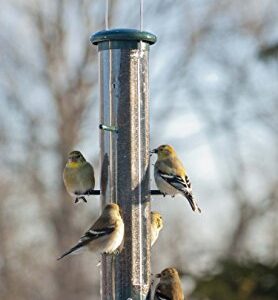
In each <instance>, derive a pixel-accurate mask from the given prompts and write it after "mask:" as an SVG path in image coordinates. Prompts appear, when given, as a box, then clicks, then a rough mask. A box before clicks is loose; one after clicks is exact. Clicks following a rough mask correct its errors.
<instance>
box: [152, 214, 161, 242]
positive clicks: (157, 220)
mask: <svg viewBox="0 0 278 300" xmlns="http://www.w3.org/2000/svg"><path fill="white" fill-rule="evenodd" d="M162 228H163V219H162V216H161V214H160V213H159V212H156V211H152V212H151V247H152V246H153V245H154V243H155V242H156V240H157V239H158V235H159V232H160V230H161V229H162Z"/></svg>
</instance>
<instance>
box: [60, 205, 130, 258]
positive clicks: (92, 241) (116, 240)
mask: <svg viewBox="0 0 278 300" xmlns="http://www.w3.org/2000/svg"><path fill="white" fill-rule="evenodd" d="M123 237H124V223H123V220H122V217H121V215H120V208H119V206H118V205H117V204H115V203H111V204H107V205H106V206H105V208H104V210H103V212H102V214H101V216H100V217H99V218H98V219H97V220H96V222H95V223H94V224H93V225H92V227H91V228H90V229H89V230H88V231H86V233H85V234H84V235H83V236H82V237H81V238H80V240H79V241H78V243H77V244H76V245H75V246H74V247H72V248H71V249H70V250H68V251H66V252H65V253H64V254H62V255H61V256H60V257H59V258H58V260H60V259H62V258H63V257H65V256H67V255H69V254H74V253H77V252H79V251H80V250H83V249H86V248H87V249H88V250H90V251H93V252H99V253H107V254H113V253H114V252H115V251H116V250H117V249H118V248H119V246H120V245H121V243H122V240H123Z"/></svg>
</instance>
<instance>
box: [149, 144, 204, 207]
mask: <svg viewBox="0 0 278 300" xmlns="http://www.w3.org/2000/svg"><path fill="white" fill-rule="evenodd" d="M151 153H156V154H157V161H156V163H155V165H154V179H155V182H156V185H157V187H158V189H159V190H160V191H161V192H162V193H163V194H164V196H165V195H171V196H172V197H174V196H175V195H176V194H182V195H183V196H184V197H185V198H186V199H187V200H188V202H189V204H190V206H191V208H192V210H193V211H198V212H199V213H200V212H201V209H200V208H199V207H198V204H197V202H196V200H195V199H194V197H193V194H192V187H191V182H190V180H189V178H188V176H187V174H186V171H185V168H184V166H183V164H182V162H181V161H180V159H179V158H178V156H177V154H176V151H175V149H174V148H173V147H172V146H170V145H161V146H159V147H158V148H156V149H154V150H152V151H151Z"/></svg>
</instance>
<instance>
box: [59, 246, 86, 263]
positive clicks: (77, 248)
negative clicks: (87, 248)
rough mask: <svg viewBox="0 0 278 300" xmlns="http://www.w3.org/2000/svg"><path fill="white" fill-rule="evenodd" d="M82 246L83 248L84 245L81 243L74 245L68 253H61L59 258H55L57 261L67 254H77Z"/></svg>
mask: <svg viewBox="0 0 278 300" xmlns="http://www.w3.org/2000/svg"><path fill="white" fill-rule="evenodd" d="M83 246H84V244H83V243H82V242H80V243H78V244H76V245H75V246H74V247H72V248H71V249H69V250H68V251H66V252H65V253H63V254H62V255H61V256H60V257H59V258H57V260H60V259H62V258H63V257H65V256H67V255H69V254H76V253H77V252H79V251H80V250H81V249H82V247H83Z"/></svg>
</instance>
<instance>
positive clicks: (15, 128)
mask: <svg viewBox="0 0 278 300" xmlns="http://www.w3.org/2000/svg"><path fill="white" fill-rule="evenodd" d="M110 2H111V4H112V5H111V8H110V23H111V27H131V28H138V24H139V21H138V20H139V1H129V2H128V3H126V1H123V0H118V1H116V0H113V1H110ZM0 3H1V11H0V24H1V29H2V30H1V32H0V41H1V68H0V101H1V110H0V142H1V144H0V153H1V157H2V167H1V169H0V189H1V201H0V239H1V247H0V278H1V280H0V298H1V299H3V300H17V299H20V300H24V299H28V300H32V299H34V300H35V299H40V300H43V299H53V300H61V299H68V300H70V299H72V300H73V299H77V298H78V299H82V300H83V299H84V300H86V299H98V298H99V296H98V295H99V274H98V269H97V267H96V264H97V262H98V258H97V257H96V256H93V255H92V256H89V255H83V256H82V255H81V256H79V257H73V258H69V259H68V260H66V261H62V262H60V263H57V262H56V257H57V256H58V255H59V254H61V252H63V251H64V250H65V249H67V248H68V247H69V246H71V245H72V244H73V243H74V242H75V241H76V240H77V239H78V238H79V236H80V234H82V233H83V231H84V230H85V229H87V228H88V227H89V225H90V224H91V223H92V221H93V220H94V218H95V217H96V216H97V215H98V212H99V208H100V204H99V200H98V198H97V197H95V201H91V202H90V203H89V204H88V205H87V206H85V205H79V206H78V207H77V208H76V207H73V205H72V203H71V199H70V198H69V196H68V195H67V194H66V193H65V189H64V187H63V184H62V175H61V174H62V169H63V166H64V164H65V161H66V156H67V153H68V152H69V151H70V150H72V149H79V150H81V151H82V152H83V153H84V154H85V156H86V158H87V159H89V160H90V161H91V162H92V163H93V164H94V166H95V167H96V169H97V172H96V174H98V167H99V166H98V156H97V155H98V129H97V128H98V108H99V105H98V96H97V95H98V86H97V81H98V67H97V52H96V48H93V47H92V46H91V45H90V43H89V37H90V35H91V33H92V32H96V31H98V30H101V29H103V28H104V1H101V0H80V1H72V0H68V1H65V0H59V1H58V0H50V1H42V0H11V1H4V0H1V1H0ZM136 7H138V10H137V9H136ZM277 13H278V4H277V1H275V0H267V1H260V2H258V1H252V0H248V1H244V3H242V1H239V0H236V1H231V0H226V1H220V0H213V1H207V0H198V1H196V0H194V1H193V0H187V1H178V0H176V1H162V2H161V1H157V2H156V1H147V0H145V22H144V23H145V25H146V28H145V29H146V30H149V31H151V32H154V33H155V34H157V35H158V39H159V40H158V43H157V44H156V45H155V46H153V47H152V48H151V57H150V69H151V76H150V86H151V99H150V100H151V132H152V136H151V144H152V147H155V146H157V145H158V144H162V143H170V144H173V145H174V146H175V148H176V149H177V151H178V153H179V154H180V156H181V158H182V160H183V161H184V162H185V165H186V166H187V169H188V173H189V175H190V177H191V180H192V182H193V188H194V190H195V193H196V195H197V196H198V198H199V202H200V206H201V208H202V209H203V214H202V215H201V216H196V215H194V214H192V212H191V211H190V209H189V207H188V204H187V203H186V202H185V201H184V199H182V198H181V197H177V198H176V199H175V200H173V199H171V198H169V199H168V198H165V199H163V198H161V199H160V198H159V197H156V198H155V199H153V202H152V205H153V208H154V209H156V210H159V211H161V213H162V214H163V216H164V219H165V227H164V229H163V231H162V232H161V237H160V240H159V241H158V242H157V244H156V245H155V247H154V248H153V255H152V268H153V273H156V272H159V271H160V270H161V269H163V268H165V267H168V266H178V267H179V269H180V270H181V272H182V274H186V275H185V276H183V277H182V279H183V285H184V290H185V294H186V295H190V294H191V293H193V294H192V297H196V299H220V298H221V297H222V299H223V296H221V293H223V294H225V295H226V296H225V299H227V300H229V299H251V298H252V299H277V298H278V294H277V289H276V288H274V287H273V285H272V283H273V276H272V274H274V272H276V273H277V270H276V269H277V265H276V264H277V259H278V221H277V217H276V216H277V212H278V204H277V198H278V188H277V186H278V185H277V162H278V147H277V146H278V137H277V131H278V126H277V125H278V124H277V123H278V119H277V113H278V105H277V103H278V102H277V98H278V88H277V79H278V69H277V55H276V54H275V53H276V52H275V51H276V50H275V49H276V48H275V45H277V40H278V36H277V28H278V19H277ZM169 100H170V101H169ZM97 186H98V182H97ZM173 203H175V205H172V204H173ZM173 244H174V245H175V249H174V251H173V247H172V245H173ZM162 250H163V251H162ZM223 261H224V262H225V263H222V262H223ZM249 261H252V263H250V264H247V265H246V262H249ZM275 265H276V267H274V266H275ZM219 270H220V271H219ZM275 270H276V271H275ZM264 272H265V273H267V274H270V275H271V276H263V273H264ZM234 274H235V275H234ZM252 274H255V275H252ZM235 277H238V278H239V279H238V280H235ZM276 277H277V274H276ZM246 282H247V283H246ZM263 282H264V283H263ZM219 286H221V289H220V288H219ZM245 286H247V287H245ZM245 289H247V290H248V289H250V290H248V291H247V294H246V292H245ZM264 291H266V292H264ZM239 293H243V294H239ZM244 293H245V294H244ZM248 293H249V294H248ZM228 295H230V298H228ZM239 295H243V296H242V297H243V298H239ZM240 297H241V296H240ZM244 297H245V298H244ZM248 297H249V298H248ZM250 297H251V298H250ZM256 297H257V298H256ZM264 297H265V298H264ZM266 297H268V298H266Z"/></svg>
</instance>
